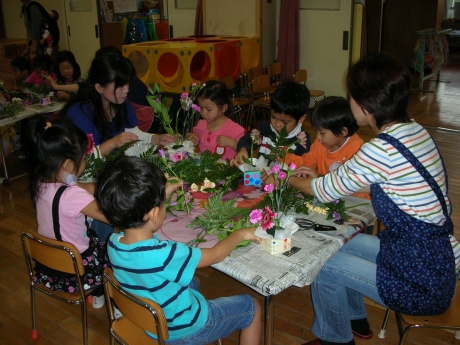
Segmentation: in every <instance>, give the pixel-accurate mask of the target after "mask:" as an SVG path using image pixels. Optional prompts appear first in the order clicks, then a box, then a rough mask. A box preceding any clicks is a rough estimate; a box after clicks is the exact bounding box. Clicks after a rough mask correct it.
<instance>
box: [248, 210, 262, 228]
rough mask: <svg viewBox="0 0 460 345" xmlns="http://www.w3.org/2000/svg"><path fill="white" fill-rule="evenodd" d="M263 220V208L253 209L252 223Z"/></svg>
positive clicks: (250, 217) (251, 214) (250, 219)
mask: <svg viewBox="0 0 460 345" xmlns="http://www.w3.org/2000/svg"><path fill="white" fill-rule="evenodd" d="M261 220H262V210H260V209H255V210H252V211H251V213H250V214H249V222H250V223H251V224H256V223H258V222H260V221H261Z"/></svg>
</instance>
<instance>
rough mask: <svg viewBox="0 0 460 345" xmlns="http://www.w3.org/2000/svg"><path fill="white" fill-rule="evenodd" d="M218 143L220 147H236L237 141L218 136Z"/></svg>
mask: <svg viewBox="0 0 460 345" xmlns="http://www.w3.org/2000/svg"><path fill="white" fill-rule="evenodd" d="M216 143H217V145H218V146H228V147H236V144H237V142H236V140H233V139H232V138H230V137H227V136H226V135H218V136H217V139H216Z"/></svg>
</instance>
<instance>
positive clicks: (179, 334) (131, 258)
mask: <svg viewBox="0 0 460 345" xmlns="http://www.w3.org/2000/svg"><path fill="white" fill-rule="evenodd" d="M181 184H182V182H177V183H175V184H170V183H166V178H165V175H164V174H163V172H162V171H161V170H160V169H159V168H158V167H157V166H155V165H154V164H152V163H149V162H147V161H146V160H144V159H142V158H137V157H121V158H119V159H117V160H115V161H113V162H110V163H109V164H107V166H106V167H105V168H104V170H103V171H102V172H101V173H100V175H99V177H98V187H97V192H96V200H98V202H99V205H100V208H101V210H102V212H103V213H104V214H105V215H106V217H107V218H108V219H110V221H111V222H113V224H114V225H115V226H116V227H118V228H119V229H120V230H121V231H122V232H120V233H114V234H112V235H111V236H110V239H109V241H108V245H107V248H108V253H109V258H110V261H111V264H112V268H113V272H114V275H115V277H116V278H117V279H118V281H119V282H120V284H121V285H122V286H123V287H124V288H125V289H126V290H128V291H129V292H131V293H133V294H135V295H137V296H140V297H144V298H149V299H151V300H153V301H155V302H157V303H158V304H159V305H160V306H162V308H163V311H164V313H165V316H166V319H167V320H168V330H169V338H168V344H190V345H193V344H208V343H211V342H213V341H215V340H217V339H220V338H225V337H227V336H228V335H230V334H231V333H232V332H233V331H235V330H237V329H240V330H241V334H240V344H245V345H258V344H259V339H260V332H261V307H260V305H259V302H258V300H257V299H255V298H253V297H251V296H249V295H237V296H231V297H222V298H217V299H214V300H209V301H208V300H206V299H205V298H204V297H203V295H201V294H200V293H199V292H198V284H197V281H196V280H195V279H194V278H193V275H194V273H195V269H196V268H199V267H206V266H209V265H212V264H214V263H217V262H219V261H221V260H223V259H224V258H225V257H226V256H227V255H229V254H230V252H231V251H232V250H233V249H235V247H236V245H237V244H238V243H239V242H240V241H241V240H244V239H245V240H256V241H260V239H259V238H258V237H256V236H254V231H255V229H254V228H245V229H240V230H237V231H234V232H232V234H231V235H230V236H229V237H227V238H225V239H224V240H222V241H220V242H219V243H218V244H216V245H215V246H214V247H213V248H203V249H201V248H189V247H187V246H186V245H184V244H182V243H178V242H174V241H171V240H161V239H160V238H159V237H158V236H157V235H156V234H155V233H156V232H157V231H158V230H159V229H160V228H161V226H162V224H163V221H164V219H165V217H166V204H165V200H166V199H168V198H169V196H170V194H171V193H172V192H173V191H174V189H175V188H178V187H179V186H180V185H181ZM147 334H148V335H150V336H152V337H154V335H152V334H149V333H147Z"/></svg>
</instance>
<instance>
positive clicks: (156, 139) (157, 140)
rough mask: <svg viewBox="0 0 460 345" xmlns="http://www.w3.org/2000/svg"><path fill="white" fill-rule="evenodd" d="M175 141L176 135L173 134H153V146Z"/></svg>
mask: <svg viewBox="0 0 460 345" xmlns="http://www.w3.org/2000/svg"><path fill="white" fill-rule="evenodd" d="M172 142H174V137H173V136H172V135H171V134H168V133H166V134H156V135H154V136H152V146H155V145H161V146H165V145H167V144H169V143H172Z"/></svg>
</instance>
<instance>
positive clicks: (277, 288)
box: [157, 186, 376, 345]
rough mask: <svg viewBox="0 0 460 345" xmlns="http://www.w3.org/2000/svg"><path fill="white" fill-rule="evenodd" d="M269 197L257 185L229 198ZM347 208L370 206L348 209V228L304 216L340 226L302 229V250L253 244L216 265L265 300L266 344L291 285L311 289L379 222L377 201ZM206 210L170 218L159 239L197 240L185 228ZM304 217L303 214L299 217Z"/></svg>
mask: <svg viewBox="0 0 460 345" xmlns="http://www.w3.org/2000/svg"><path fill="white" fill-rule="evenodd" d="M262 194H263V192H261V191H260V190H259V189H256V188H255V187H244V186H240V187H239V188H238V190H237V191H234V192H230V193H229V194H227V195H225V196H224V198H233V197H235V198H237V206H238V207H251V206H252V205H255V204H256V203H258V202H259V201H260V196H261V195H262ZM344 199H345V202H346V205H347V207H349V206H352V205H358V204H363V203H366V206H360V207H356V208H351V209H349V210H347V214H348V215H349V217H350V219H349V222H348V224H344V225H337V224H334V223H333V222H332V221H327V220H326V216H325V215H320V214H316V213H314V214H310V215H308V216H304V217H305V218H308V219H311V220H313V221H315V222H318V223H321V224H326V225H333V226H335V227H337V228H338V230H337V231H335V232H333V233H326V232H315V231H313V230H306V231H298V232H296V233H295V234H294V236H293V238H292V248H293V249H294V248H299V250H298V251H295V250H296V249H294V250H291V252H288V253H284V254H280V255H270V254H269V253H268V252H266V251H265V250H264V249H263V248H262V246H261V245H259V244H257V243H252V244H250V245H249V246H247V247H244V248H239V249H237V250H234V251H233V252H232V253H231V254H230V255H229V256H228V257H226V258H225V259H224V260H223V261H221V262H219V263H217V264H215V265H212V267H213V268H215V269H217V270H219V271H221V272H223V273H225V274H227V275H229V276H231V277H232V278H234V279H236V280H238V281H239V282H241V283H243V284H245V285H247V286H249V287H250V288H252V289H253V290H255V291H257V292H258V293H260V294H261V295H263V296H265V330H264V331H265V344H267V345H268V344H270V345H271V344H272V343H273V330H274V325H273V321H274V313H275V296H276V294H278V293H280V292H281V291H283V290H285V289H287V288H288V287H290V286H298V287H303V286H306V285H310V284H311V283H312V282H313V280H314V279H315V277H316V275H317V274H318V273H319V271H320V270H321V268H322V267H323V265H324V263H325V262H326V261H327V260H328V259H329V258H330V257H331V256H332V255H334V254H335V253H336V252H337V251H338V250H339V249H340V247H341V246H342V245H343V244H344V243H346V242H347V241H348V240H350V239H351V238H353V237H354V236H355V235H357V234H358V233H359V232H361V231H362V230H363V229H364V228H365V227H366V226H367V225H369V224H373V222H374V221H375V219H376V217H375V213H374V211H373V208H372V205H371V201H370V200H367V199H360V198H356V197H351V196H350V197H346V198H344ZM203 212H204V210H203V209H202V208H200V207H195V208H194V211H193V212H192V213H191V215H186V214H179V213H178V214H176V216H172V215H169V214H168V215H167V217H166V220H165V222H164V223H163V226H162V227H161V229H160V230H159V231H158V232H157V235H158V236H159V237H160V238H161V239H170V240H174V241H177V242H182V243H186V242H188V241H189V240H192V239H193V238H195V237H196V232H195V231H193V229H191V228H186V227H185V226H186V225H187V224H188V223H190V221H191V220H192V219H194V218H195V217H196V216H197V215H199V214H202V213H203ZM298 216H299V217H300V215H298ZM207 239H208V241H207V242H205V243H203V244H201V245H200V247H203V248H204V247H208V248H209V247H213V246H214V245H215V244H216V243H217V238H216V237H215V236H211V237H209V238H207Z"/></svg>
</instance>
